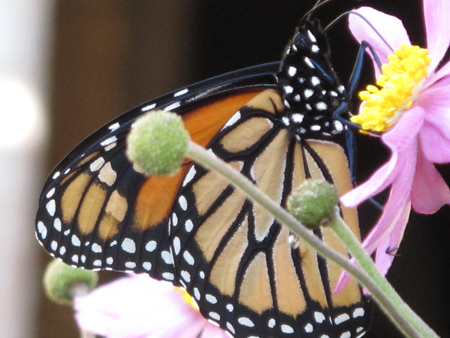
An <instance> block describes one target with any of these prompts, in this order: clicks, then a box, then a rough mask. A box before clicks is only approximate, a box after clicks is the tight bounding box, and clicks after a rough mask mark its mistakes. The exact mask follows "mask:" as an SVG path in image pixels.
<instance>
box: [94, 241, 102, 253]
mask: <svg viewBox="0 0 450 338" xmlns="http://www.w3.org/2000/svg"><path fill="white" fill-rule="evenodd" d="M91 249H92V252H94V253H101V252H102V247H101V246H100V245H98V244H97V243H94V244H92V247H91Z"/></svg>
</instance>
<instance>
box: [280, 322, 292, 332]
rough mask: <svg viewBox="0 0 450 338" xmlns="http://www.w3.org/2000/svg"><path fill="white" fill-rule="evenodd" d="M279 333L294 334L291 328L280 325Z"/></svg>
mask: <svg viewBox="0 0 450 338" xmlns="http://www.w3.org/2000/svg"><path fill="white" fill-rule="evenodd" d="M281 331H282V332H283V333H294V329H293V328H292V326H289V325H286V324H283V325H281Z"/></svg>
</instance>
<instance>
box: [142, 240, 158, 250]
mask: <svg viewBox="0 0 450 338" xmlns="http://www.w3.org/2000/svg"><path fill="white" fill-rule="evenodd" d="M156 246H157V243H156V241H149V242H148V243H147V244H146V245H145V250H147V251H148V252H153V251H155V249H156Z"/></svg>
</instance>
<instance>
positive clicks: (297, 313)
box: [170, 90, 370, 337]
mask: <svg viewBox="0 0 450 338" xmlns="http://www.w3.org/2000/svg"><path fill="white" fill-rule="evenodd" d="M284 110H285V106H284V104H283V101H282V98H281V96H280V95H279V94H278V93H277V92H275V91H272V90H268V91H265V92H263V93H261V94H259V95H258V96H257V97H255V98H254V99H252V100H251V101H250V102H249V103H247V104H246V105H245V106H244V107H243V108H241V109H240V110H239V111H238V112H237V113H236V114H235V115H234V116H233V117H232V119H231V120H230V121H229V122H228V123H227V124H226V125H225V126H224V128H222V129H221V131H220V132H219V133H218V135H217V136H216V137H215V138H214V139H213V140H212V141H211V143H210V144H209V145H208V147H209V148H210V149H211V150H212V151H213V153H214V154H216V155H217V156H219V157H220V158H222V159H224V160H225V161H226V162H228V163H229V164H230V165H231V166H233V167H234V168H235V169H237V170H239V171H240V172H241V173H242V174H244V175H245V176H247V177H248V178H249V179H251V180H252V181H253V182H254V183H255V184H256V186H258V188H259V189H261V190H262V191H263V192H264V193H265V194H267V195H268V196H269V197H270V198H272V199H273V200H274V201H275V202H276V203H278V204H280V205H282V206H284V205H285V204H286V198H287V196H288V195H289V193H290V192H291V191H292V189H293V188H294V187H296V186H298V185H299V184H301V182H302V181H304V180H305V179H307V178H314V179H326V180H328V181H330V182H331V183H333V184H335V185H336V188H337V190H338V192H339V194H340V195H342V194H344V193H345V192H347V191H349V190H350V189H351V188H352V182H351V175H350V169H349V166H348V160H347V156H346V153H345V150H344V148H343V147H342V146H341V145H340V144H338V143H334V142H329V141H323V140H320V139H305V140H303V141H301V142H299V141H298V140H296V139H295V138H294V137H291V136H290V133H289V130H288V128H287V127H286V126H285V125H283V124H282V123H280V118H279V116H280V115H282V114H283V111H284ZM342 213H343V216H344V218H345V220H346V222H347V223H348V224H349V226H350V227H351V229H352V230H353V232H354V233H355V234H357V235H358V236H359V227H358V219H357V215H356V211H355V210H354V209H353V210H352V209H346V208H342ZM171 217H172V222H171V232H170V238H171V243H172V253H173V257H174V263H175V266H176V272H175V273H176V276H175V278H176V280H178V281H179V283H180V284H181V285H182V286H184V287H185V288H186V289H187V290H188V292H189V293H190V294H191V295H192V296H193V297H194V298H195V300H196V301H197V302H198V304H199V308H200V310H201V312H202V313H203V315H204V316H205V317H206V318H210V319H211V320H212V321H214V322H217V323H218V324H219V325H220V326H221V327H223V328H224V329H226V330H228V331H229V332H231V333H232V334H233V335H235V336H236V337H292V336H295V337H308V336H310V335H312V336H314V337H319V336H321V337H327V336H328V337H343V336H345V337H356V336H358V335H360V334H362V333H363V331H364V328H366V327H367V326H368V320H369V319H368V318H370V314H369V313H365V311H366V310H365V309H366V302H368V300H367V299H366V298H365V297H364V296H362V295H361V292H360V289H359V286H358V285H357V283H356V281H355V280H352V282H351V283H350V284H349V285H348V286H347V287H346V289H345V290H344V291H343V292H342V293H340V294H338V295H333V294H332V292H331V290H333V288H334V286H335V285H336V282H337V279H338V278H339V275H340V273H341V271H342V270H341V269H340V268H339V267H338V266H336V265H335V264H334V263H332V262H330V261H328V260H324V259H322V258H320V257H319V256H318V255H317V253H316V252H315V250H314V249H312V248H311V247H310V246H309V245H308V244H307V243H306V242H304V241H303V240H302V239H298V238H296V237H295V236H294V235H292V234H291V233H290V232H289V229H288V228H287V227H286V226H283V225H280V224H279V223H278V222H277V221H275V219H274V218H273V217H272V216H271V215H270V214H268V213H267V212H266V211H265V210H263V209H262V208H261V207H259V206H258V205H254V204H253V203H252V202H250V201H249V200H247V199H246V197H245V195H244V194H243V193H242V192H241V191H239V190H236V189H234V188H233V187H231V186H230V185H229V184H228V183H227V182H226V181H225V180H224V179H223V178H221V177H220V175H218V174H216V173H214V172H208V171H206V170H205V169H203V168H202V167H201V166H199V165H196V164H194V165H193V166H192V167H191V168H190V169H189V171H188V172H187V175H186V177H185V178H184V180H183V183H182V186H181V187H180V190H179V193H178V195H177V197H176V200H175V203H174V207H173V210H172V216H171ZM316 235H318V236H319V237H321V238H322V239H323V240H324V242H325V243H326V244H328V245H330V246H332V247H333V248H334V249H335V250H337V251H339V252H340V253H342V254H344V255H346V254H347V253H346V250H345V247H344V246H343V244H342V243H341V242H340V241H339V240H338V239H337V238H336V236H335V235H334V234H333V232H332V230H330V229H327V228H326V227H322V228H321V229H320V230H317V231H316Z"/></svg>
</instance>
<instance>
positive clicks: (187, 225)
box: [184, 219, 194, 232]
mask: <svg viewBox="0 0 450 338" xmlns="http://www.w3.org/2000/svg"><path fill="white" fill-rule="evenodd" d="M184 227H185V229H186V231H187V232H191V231H192V229H194V223H192V221H191V220H190V219H188V220H186V223H184Z"/></svg>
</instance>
